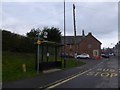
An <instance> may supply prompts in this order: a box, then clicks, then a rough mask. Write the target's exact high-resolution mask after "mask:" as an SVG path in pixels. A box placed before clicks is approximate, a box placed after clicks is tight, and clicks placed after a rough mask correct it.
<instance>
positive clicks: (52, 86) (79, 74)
mask: <svg viewBox="0 0 120 90" xmlns="http://www.w3.org/2000/svg"><path fill="white" fill-rule="evenodd" d="M95 68H96V67H94V68H92V69H89V70H86V71H84V72H82V73H80V72H79V73H78V74H77V75H74V76H72V77H70V78H68V79H66V80H63V81H61V82H59V83H56V84H54V85H51V86H48V87H47V88H46V89H45V90H49V89H51V88H54V87H56V86H59V85H61V84H63V83H65V82H68V81H70V80H72V79H74V78H76V77H78V76H81V75H83V74H85V73H87V72H89V71H91V70H93V69H95Z"/></svg>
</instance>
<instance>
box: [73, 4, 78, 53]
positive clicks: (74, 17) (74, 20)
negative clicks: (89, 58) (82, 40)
mask: <svg viewBox="0 0 120 90" xmlns="http://www.w3.org/2000/svg"><path fill="white" fill-rule="evenodd" d="M73 22H74V45H75V47H74V53H75V54H76V53H77V52H76V21H75V5H74V4H73Z"/></svg>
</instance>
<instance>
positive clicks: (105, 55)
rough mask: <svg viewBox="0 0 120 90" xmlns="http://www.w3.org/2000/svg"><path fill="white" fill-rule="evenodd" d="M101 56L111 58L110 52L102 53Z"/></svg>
mask: <svg viewBox="0 0 120 90" xmlns="http://www.w3.org/2000/svg"><path fill="white" fill-rule="evenodd" d="M101 56H102V57H103V58H109V54H104V53H103V54H101Z"/></svg>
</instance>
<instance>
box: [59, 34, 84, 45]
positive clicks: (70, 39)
mask: <svg viewBox="0 0 120 90" xmlns="http://www.w3.org/2000/svg"><path fill="white" fill-rule="evenodd" d="M82 38H83V37H82V36H76V43H77V44H78V43H80V41H81V40H82ZM61 43H62V44H64V36H62V37H61ZM65 44H74V36H65Z"/></svg>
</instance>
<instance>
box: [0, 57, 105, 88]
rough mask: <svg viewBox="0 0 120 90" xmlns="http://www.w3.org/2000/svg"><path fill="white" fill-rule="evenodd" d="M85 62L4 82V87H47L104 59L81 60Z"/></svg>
mask: <svg viewBox="0 0 120 90" xmlns="http://www.w3.org/2000/svg"><path fill="white" fill-rule="evenodd" d="M81 61H83V62H86V64H85V65H82V66H80V67H74V68H71V69H64V70H55V71H56V72H53V71H54V70H51V71H52V72H51V73H44V74H42V75H39V76H36V77H32V78H26V79H23V80H18V81H13V82H9V83H4V82H3V83H2V88H3V90H4V89H7V88H31V89H34V90H36V89H39V88H45V87H47V86H49V85H51V84H53V83H55V82H59V81H62V80H64V79H66V78H68V77H70V76H73V75H75V74H77V73H80V72H81V73H82V72H84V71H86V70H88V69H90V68H93V67H95V66H97V65H98V64H99V63H100V62H102V61H104V59H102V60H81Z"/></svg>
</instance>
